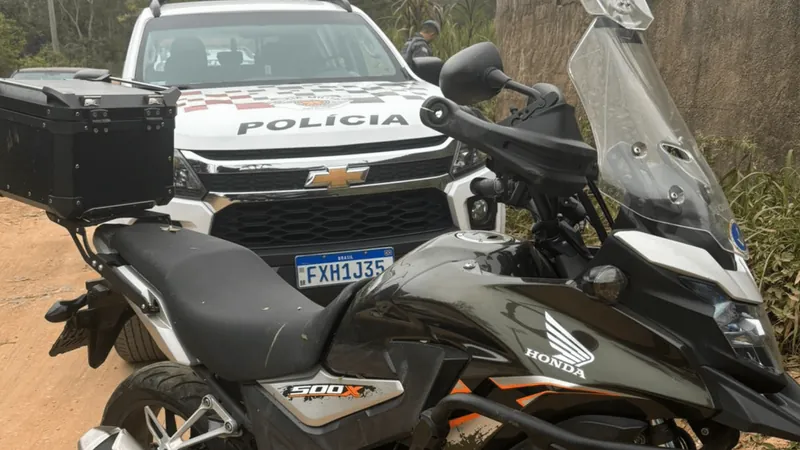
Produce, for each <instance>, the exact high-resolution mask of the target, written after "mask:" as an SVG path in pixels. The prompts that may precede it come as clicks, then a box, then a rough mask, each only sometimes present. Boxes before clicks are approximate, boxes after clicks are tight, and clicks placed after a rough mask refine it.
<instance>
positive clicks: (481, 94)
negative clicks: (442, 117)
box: [439, 42, 510, 105]
mask: <svg viewBox="0 0 800 450" xmlns="http://www.w3.org/2000/svg"><path fill="white" fill-rule="evenodd" d="M508 80H510V78H509V77H508V76H506V75H505V74H504V73H503V60H502V58H501V57H500V52H499V51H498V50H497V47H495V45H494V44H492V43H491V42H481V43H478V44H475V45H472V46H470V47H467V48H465V49H464V50H461V51H460V52H458V53H456V54H455V55H453V56H452V57H451V58H450V59H448V60H447V62H446V63H445V64H444V67H442V72H441V75H440V77H439V87H441V88H442V94H444V96H445V97H447V98H449V99H450V100H452V101H454V102H456V103H458V104H460V105H471V104H474V103H478V102H482V101H484V100H489V99H490V98H492V97H494V96H495V95H497V94H499V93H500V91H501V90H502V89H503V85H504V84H505V83H506V82H507V81H508Z"/></svg>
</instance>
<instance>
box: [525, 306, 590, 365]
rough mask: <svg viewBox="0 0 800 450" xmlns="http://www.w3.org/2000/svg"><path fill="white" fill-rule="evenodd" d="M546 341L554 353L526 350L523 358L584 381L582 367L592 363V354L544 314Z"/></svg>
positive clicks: (554, 320) (547, 314) (548, 315)
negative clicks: (525, 357)
mask: <svg viewBox="0 0 800 450" xmlns="http://www.w3.org/2000/svg"><path fill="white" fill-rule="evenodd" d="M544 320H545V328H546V329H547V340H548V342H549V343H550V347H551V348H552V349H553V350H554V351H555V352H556V353H554V354H552V355H548V354H545V353H541V352H538V351H536V350H533V349H530V348H529V349H527V351H526V352H525V356H527V357H529V358H531V359H533V360H536V361H539V362H541V363H544V364H547V365H549V366H552V367H555V368H556V369H560V370H562V371H564V372H567V373H569V374H571V375H574V376H576V377H578V378H583V379H586V376H585V374H584V373H583V369H582V367H584V366H586V365H588V364H591V363H592V362H594V354H592V352H590V351H589V349H587V348H586V346H585V345H583V344H581V343H580V341H578V340H577V339H575V337H574V336H573V335H572V334H571V333H570V332H569V331H567V330H566V329H565V328H564V327H562V326H561V324H560V323H558V322H557V321H556V319H554V318H553V316H551V315H550V313H548V312H545V313H544Z"/></svg>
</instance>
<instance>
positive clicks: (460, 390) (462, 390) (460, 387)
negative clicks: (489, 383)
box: [450, 380, 472, 394]
mask: <svg viewBox="0 0 800 450" xmlns="http://www.w3.org/2000/svg"><path fill="white" fill-rule="evenodd" d="M450 393H451V394H471V393H472V391H471V390H469V388H468V387H467V385H466V384H464V382H463V381H461V380H458V383H456V386H455V387H454V388H453V390H452V391H450Z"/></svg>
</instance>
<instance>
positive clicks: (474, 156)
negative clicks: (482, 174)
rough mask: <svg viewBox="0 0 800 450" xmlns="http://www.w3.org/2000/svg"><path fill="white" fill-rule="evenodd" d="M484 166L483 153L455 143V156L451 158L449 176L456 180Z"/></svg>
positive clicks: (484, 157)
mask: <svg viewBox="0 0 800 450" xmlns="http://www.w3.org/2000/svg"><path fill="white" fill-rule="evenodd" d="M484 164H486V154H485V153H483V152H481V151H478V150H475V149H474V148H470V147H468V146H466V145H465V144H463V143H461V142H458V143H456V154H455V156H454V157H453V166H452V168H451V169H450V174H451V175H453V177H455V178H458V177H460V176H462V175H464V174H467V173H469V172H472V171H474V170H476V169H478V168H480V167H483V165H484Z"/></svg>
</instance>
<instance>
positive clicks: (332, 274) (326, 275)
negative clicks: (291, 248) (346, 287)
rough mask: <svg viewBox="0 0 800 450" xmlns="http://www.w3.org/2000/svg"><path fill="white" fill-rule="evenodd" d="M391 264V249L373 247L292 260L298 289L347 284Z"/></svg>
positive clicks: (392, 254)
mask: <svg viewBox="0 0 800 450" xmlns="http://www.w3.org/2000/svg"><path fill="white" fill-rule="evenodd" d="M393 263H394V249H392V248H374V249H370V250H356V251H351V252H342V253H327V254H324V255H303V256H297V257H295V259H294V265H295V268H296V270H297V287H299V288H300V289H305V288H310V287H317V286H331V285H334V284H348V283H352V282H354V281H358V280H361V279H364V278H372V277H375V276H378V275H380V274H381V273H383V271H384V270H386V269H387V268H388V267H389V266H391V265H392V264H393Z"/></svg>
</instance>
